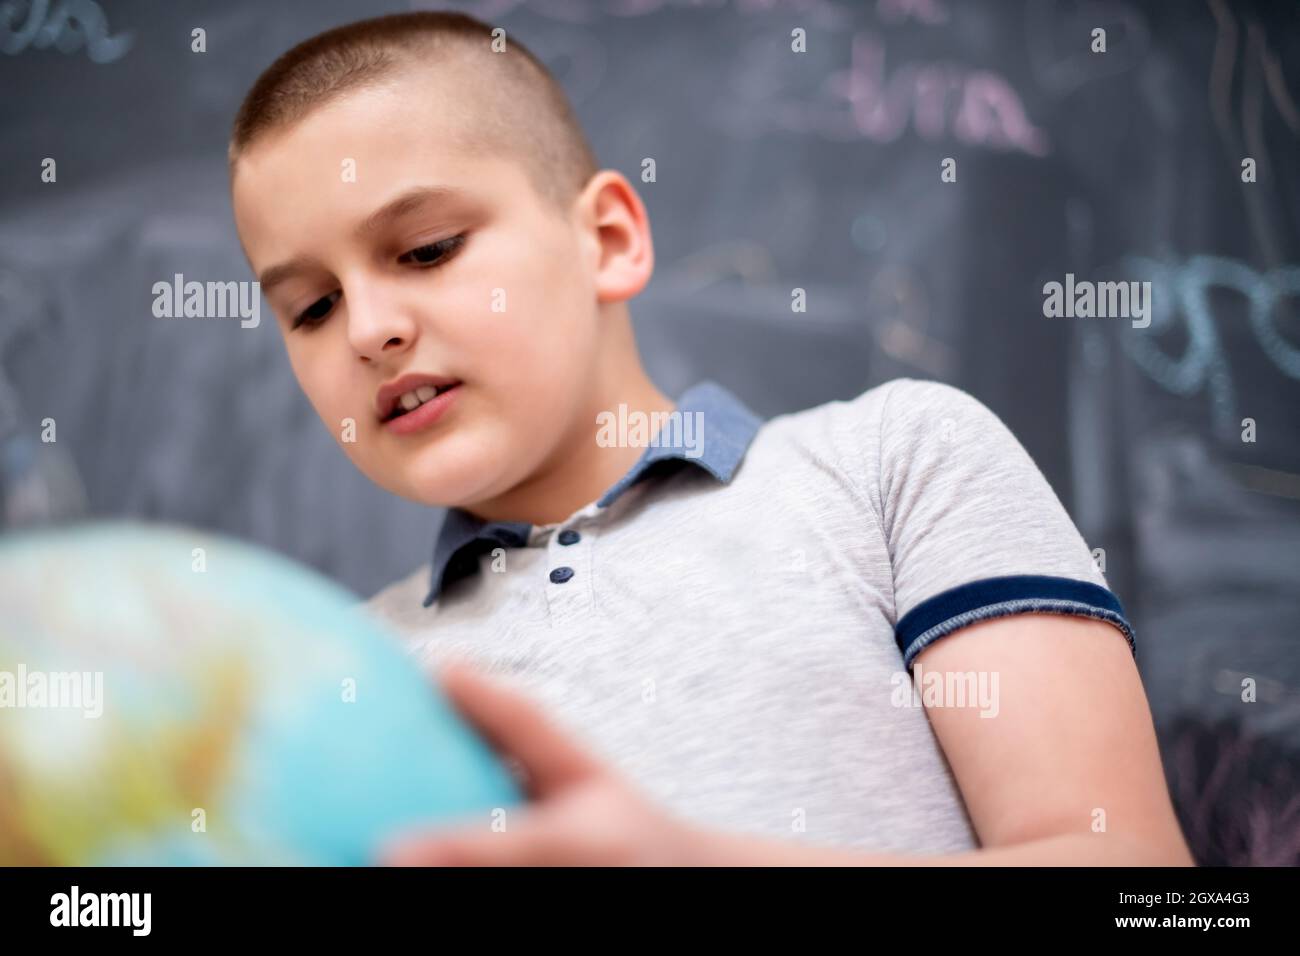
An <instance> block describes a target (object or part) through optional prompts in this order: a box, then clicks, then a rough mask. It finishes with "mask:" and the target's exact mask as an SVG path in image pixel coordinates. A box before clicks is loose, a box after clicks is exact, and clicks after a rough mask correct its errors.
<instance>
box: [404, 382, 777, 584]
mask: <svg viewBox="0 0 1300 956" xmlns="http://www.w3.org/2000/svg"><path fill="white" fill-rule="evenodd" d="M677 411H679V412H681V413H683V414H685V413H687V412H701V413H703V414H702V417H701V418H700V419H699V421H700V423H701V426H702V441H701V443H700V446H699V448H698V454H697V455H694V456H693V455H691V454H690V452H692V451H695V450H696V449H694V448H689V449H688V448H687V447H685V446H684V445H683V444H682V443H680V442H679V443H677V444H673V445H669V444H664V445H648V446H647V447H646V450H645V451H644V452H643V453H642V455H641V457H640V458H639V459H638V460H637V463H636V464H635V465H633V466H632V468H631V469H630V470H629V471H628V473H627V474H626V475H624V476H623V477H622V478H620V479H619V480H618V482H617V483H616V484H615V485H614V486H613V487H612V488H610V489H609V490H608V491H606V492H605V493H604V494H603V495H601V497H600V500H599V501H597V502H596V504H597V505H598V506H599V507H601V508H608V507H609V506H610V505H611V504H613V503H614V502H615V501H616V500H617V499H618V497H619V496H620V495H622V494H623V492H625V491H627V490H628V489H629V488H631V487H632V486H633V485H635V484H636V483H637V482H638V481H640V480H641V479H642V478H644V477H645V476H646V473H647V472H648V471H649V469H650V467H651V466H652V465H654V464H655V463H656V462H660V461H667V460H669V459H679V460H682V461H688V462H690V463H691V464H693V465H697V466H698V467H700V468H702V469H704V470H705V471H707V472H708V473H709V474H711V475H712V476H713V477H714V478H716V479H718V481H720V482H722V483H723V484H727V483H728V482H730V481H731V478H732V476H733V475H734V474H735V473H736V469H737V468H738V467H739V466H740V461H741V459H742V458H744V457H745V452H746V451H747V450H748V449H749V444H750V442H752V441H753V440H754V435H755V434H757V432H758V428H759V426H760V425H761V424H762V420H761V419H760V418H759V417H758V416H757V415H755V414H754V413H753V412H751V411H750V410H749V409H748V408H746V407H745V406H744V405H743V404H742V403H741V401H740V400H739V399H738V398H736V397H735V396H734V395H732V394H731V393H730V392H728V391H727V390H726V389H725V388H723V387H722V386H721V385H718V384H716V383H714V382H707V381H706V382H701V383H699V384H698V385H694V386H692V387H691V388H689V389H687V390H686V391H685V392H683V393H682V395H681V397H680V398H679V399H678V400H677ZM676 436H677V437H678V438H682V437H684V436H683V429H677V430H676ZM532 530H533V526H532V525H531V524H529V523H528V522H526V521H484V520H482V519H481V518H477V517H475V516H474V515H472V514H470V513H469V512H468V511H463V510H461V509H460V508H449V509H448V510H447V517H446V518H445V519H444V520H443V522H442V527H441V528H440V529H439V530H438V540H437V542H436V543H435V544H434V548H433V580H432V582H431V583H430V587H429V594H428V597H426V598H425V599H424V606H425V607H428V606H429V605H430V604H432V603H433V602H434V601H436V600H438V594H439V593H440V592H441V591H442V589H443V587H445V586H446V585H447V584H449V583H450V582H452V581H454V580H457V579H458V578H462V577H465V576H466V575H469V574H473V573H475V572H476V571H477V570H478V559H479V555H481V554H483V553H484V552H485V551H491V550H492V549H493V548H498V547H502V546H505V547H508V548H519V547H523V546H524V545H525V544H527V543H528V537H529V535H530V534H531V533H532Z"/></svg>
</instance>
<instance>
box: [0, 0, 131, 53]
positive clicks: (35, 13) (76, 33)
mask: <svg viewBox="0 0 1300 956" xmlns="http://www.w3.org/2000/svg"><path fill="white" fill-rule="evenodd" d="M24 7H26V11H25V12H26V18H25V19H24V17H23V13H24V9H23V8H24ZM132 40H133V38H132V34H131V33H129V32H124V33H119V34H117V35H116V36H109V35H108V19H107V17H105V16H104V11H103V10H102V9H100V6H99V4H98V3H95V2H94V0H59V2H58V3H55V4H54V6H50V3H49V0H29V2H26V3H24V2H23V0H6V2H4V3H0V50H3V51H4V52H5V53H8V54H10V55H11V56H13V55H17V54H19V53H22V52H23V51H24V50H26V49H27V48H28V47H32V48H34V49H37V50H46V49H49V48H50V47H54V48H55V49H56V50H58V51H59V52H60V53H75V52H76V51H77V48H78V47H80V46H81V45H82V44H83V43H84V44H85V47H86V56H88V57H89V58H90V59H91V61H92V62H94V63H112V62H113V61H114V60H120V59H121V58H122V57H124V56H126V53H127V51H128V50H130V49H131V43H132Z"/></svg>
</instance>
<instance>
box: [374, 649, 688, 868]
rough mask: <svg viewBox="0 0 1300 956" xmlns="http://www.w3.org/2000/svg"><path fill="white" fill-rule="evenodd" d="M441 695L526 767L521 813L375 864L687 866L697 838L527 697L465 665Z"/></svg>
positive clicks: (407, 847)
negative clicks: (500, 826)
mask: <svg viewBox="0 0 1300 956" xmlns="http://www.w3.org/2000/svg"><path fill="white" fill-rule="evenodd" d="M440 680H441V683H442V685H443V689H444V690H445V692H446V693H447V695H448V696H449V697H450V698H451V700H452V703H453V704H454V705H455V706H456V708H457V710H459V711H460V712H461V714H462V715H463V716H464V717H465V718H466V719H468V720H469V721H470V722H471V723H472V724H473V725H474V726H475V728H476V729H477V730H478V731H479V733H481V734H482V735H483V736H484V737H485V738H487V740H488V742H489V743H490V744H492V746H493V747H494V748H495V749H496V751H497V752H498V754H499V755H500V756H501V757H503V758H512V759H513V760H515V761H516V762H517V763H518V764H519V765H521V766H522V769H523V771H524V775H525V781H524V786H525V788H526V790H527V792H528V795H529V798H530V804H529V805H528V806H527V807H523V808H519V809H517V810H511V811H508V812H507V818H506V827H505V829H504V830H503V831H500V832H494V831H493V830H492V829H491V828H490V826H489V824H488V822H487V821H486V820H485V821H484V822H483V824H482V825H480V826H476V827H470V828H464V827H462V828H458V829H448V828H443V829H441V830H434V831H430V832H427V833H420V834H409V835H406V836H404V837H401V838H399V839H398V840H397V841H394V842H392V843H390V844H388V846H387V851H386V852H384V853H382V854H381V858H380V862H381V863H386V864H389V865H396V866H621V865H642V866H645V865H649V866H661V865H668V866H672V865H683V864H688V863H690V862H693V861H692V859H691V854H690V851H691V848H692V845H693V844H694V842H695V841H694V840H693V832H692V831H691V829H690V828H689V827H688V826H687V825H686V824H684V823H682V822H680V821H678V820H675V819H673V818H672V817H670V816H669V815H668V814H666V813H664V812H662V811H660V810H658V809H657V808H655V807H654V806H652V805H651V804H650V803H648V802H647V801H646V800H644V799H643V798H642V797H641V796H640V795H639V794H637V793H636V792H635V791H634V790H633V789H632V787H631V786H630V785H629V784H628V783H627V782H626V781H624V780H623V779H622V778H621V777H619V776H618V775H617V774H615V773H614V771H613V770H611V769H610V768H608V767H606V766H604V765H603V764H601V763H600V762H599V761H597V760H596V759H595V758H594V757H593V756H592V755H590V754H588V753H587V752H586V751H585V750H583V749H582V748H581V747H580V746H579V745H578V744H576V743H575V742H574V741H573V740H571V739H570V738H569V737H568V736H567V735H566V734H565V733H563V732H561V730H560V729H559V728H558V727H556V726H555V725H554V724H553V723H552V722H551V720H550V719H549V718H548V717H547V716H546V715H545V714H544V713H543V712H542V711H541V709H540V708H538V707H537V706H536V705H535V704H534V703H533V702H532V701H531V700H529V699H528V698H527V697H525V696H523V695H521V694H518V693H516V692H515V691H513V690H511V689H509V688H506V687H503V686H501V685H500V684H499V683H496V682H493V681H491V680H488V679H487V678H484V677H481V676H479V675H478V674H476V673H475V672H474V671H473V670H472V669H470V668H469V667H468V666H467V665H464V664H447V665H444V666H443V667H442V669H441V671H440Z"/></svg>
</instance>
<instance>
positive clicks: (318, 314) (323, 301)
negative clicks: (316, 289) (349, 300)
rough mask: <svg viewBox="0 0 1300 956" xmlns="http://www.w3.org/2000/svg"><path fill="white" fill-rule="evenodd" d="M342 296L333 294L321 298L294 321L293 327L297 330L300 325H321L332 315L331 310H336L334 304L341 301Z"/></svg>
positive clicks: (337, 293)
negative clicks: (326, 317) (322, 321)
mask: <svg viewBox="0 0 1300 956" xmlns="http://www.w3.org/2000/svg"><path fill="white" fill-rule="evenodd" d="M340 295H341V293H339V292H331V293H330V294H329V295H323V296H321V297H320V298H319V299H317V300H316V301H315V302H313V303H312V304H311V305H309V306H307V308H305V309H303V310H302V311H301V312H300V313H298V317H297V318H296V319H294V320H293V327H294V328H295V329H296V328H298V326H300V325H307V326H314V325H319V324H320V322H321V320H322V319H324V318H325V316H327V315H329V314H330V310H332V309H333V308H334V303H335V302H337V301H338V300H339V296H340Z"/></svg>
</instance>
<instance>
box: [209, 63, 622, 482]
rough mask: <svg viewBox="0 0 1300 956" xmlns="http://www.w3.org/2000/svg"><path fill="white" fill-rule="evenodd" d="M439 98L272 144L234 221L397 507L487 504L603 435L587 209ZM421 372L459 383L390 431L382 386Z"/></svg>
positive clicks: (379, 101)
mask: <svg viewBox="0 0 1300 956" xmlns="http://www.w3.org/2000/svg"><path fill="white" fill-rule="evenodd" d="M438 99H439V97H437V96H431V95H429V93H428V87H427V86H423V85H421V84H419V83H418V82H413V81H411V80H409V79H408V80H399V81H396V82H394V83H392V84H389V85H385V86H383V87H382V88H378V89H368V90H362V91H358V92H354V93H350V94H348V95H345V96H344V97H342V98H340V99H338V100H336V101H333V102H331V103H328V104H326V105H325V106H323V107H320V108H318V109H316V110H315V111H313V112H312V113H310V114H308V115H307V116H306V117H305V118H304V119H302V120H301V121H299V122H298V123H296V124H294V125H292V126H290V127H288V128H287V129H284V130H277V131H273V132H271V133H269V134H267V135H266V136H265V137H264V138H261V139H258V140H256V141H254V143H253V144H252V145H251V147H250V148H249V149H248V151H247V152H245V153H244V154H243V156H241V158H240V160H239V162H238V166H237V168H236V171H235V177H234V184H233V193H234V208H235V220H236V225H237V227H238V229H239V234H240V238H241V240H242V242H243V245H244V250H245V252H246V253H247V255H248V258H249V261H250V263H251V264H252V267H253V270H254V272H255V274H256V275H257V276H258V277H259V279H261V280H262V283H263V286H262V291H263V294H264V295H265V296H266V298H267V300H268V302H269V303H270V304H271V306H272V308H273V309H274V311H275V315H276V320H277V324H278V326H279V328H280V330H281V333H282V334H283V336H284V341H285V346H286V349H287V351H288V355H289V360H290V363H291V365H292V366H293V370H294V374H295V375H296V376H297V378H298V382H299V384H300V385H301V386H302V389H303V391H304V392H305V393H306V395H307V397H308V399H309V400H310V401H311V403H312V405H313V406H314V407H315V409H316V412H317V414H319V415H320V417H321V419H322V420H323V421H324V422H325V425H326V426H327V427H328V428H329V429H330V431H331V432H332V433H333V434H334V437H335V439H336V440H338V441H339V442H340V444H341V445H342V447H343V449H344V451H345V452H346V453H347V455H348V457H350V458H351V459H352V461H353V462H354V463H355V464H356V465H357V467H358V468H360V469H361V471H362V472H363V473H364V474H365V475H366V476H367V477H369V478H370V479H371V480H372V481H374V482H375V483H376V484H378V485H380V486H381V487H383V488H386V489H388V490H389V491H391V492H393V493H395V494H399V495H402V496H403V497H406V498H410V499H412V500H415V501H419V502H423V503H425V504H430V505H434V504H437V505H452V504H471V503H473V502H475V501H482V500H486V499H489V498H491V497H493V496H495V495H498V494H501V493H503V492H505V491H506V490H508V489H510V488H512V487H514V486H516V485H518V484H519V483H520V482H522V481H523V480H524V479H525V478H527V477H528V476H529V475H532V474H534V473H536V472H538V471H539V469H542V468H545V467H547V466H548V465H549V464H550V463H551V461H550V459H549V458H548V456H553V455H555V454H557V453H558V450H559V449H561V448H562V447H563V444H564V442H566V441H568V440H571V439H572V436H573V435H575V434H577V433H578V430H579V429H580V428H581V427H582V423H583V422H586V424H587V425H588V426H589V427H588V430H589V431H594V427H595V426H594V419H592V420H591V421H590V422H587V421H586V419H587V412H588V411H589V410H588V409H587V407H586V405H585V404H584V396H585V391H584V387H585V385H586V383H587V382H588V381H589V380H590V378H591V376H592V375H593V370H594V369H595V368H596V367H597V344H598V343H597V332H598V297H597V290H596V288H595V286H594V273H595V270H596V269H597V268H598V263H599V258H600V249H599V241H598V240H597V239H596V237H595V235H594V233H593V230H592V229H591V228H589V227H588V228H584V227H583V226H584V222H585V220H584V217H583V214H582V212H581V210H582V209H583V208H584V207H583V204H582V200H581V197H580V199H579V201H576V202H575V203H574V206H573V208H572V210H570V212H569V213H567V214H562V213H560V212H559V211H558V210H556V209H555V207H554V206H552V205H550V204H549V203H548V202H547V200H546V199H545V198H544V197H542V196H541V195H540V194H539V193H538V192H537V191H536V189H535V187H534V185H533V183H532V182H531V180H530V179H529V178H528V174H527V172H526V170H525V169H524V167H523V166H522V165H521V164H520V163H519V162H518V161H516V160H515V159H514V158H513V157H510V156H496V155H493V156H486V155H483V154H482V153H481V152H480V153H475V152H470V151H468V150H467V149H465V148H464V147H463V146H461V145H459V144H458V142H457V135H458V133H457V128H458V123H457V122H456V121H454V120H452V119H449V118H448V117H447V116H446V113H447V107H446V105H445V104H444V105H440V104H439V103H438V102H437V101H438ZM461 122H462V123H468V122H472V120H462V121H461ZM353 172H354V175H353ZM430 189H433V190H441V192H438V191H429V190H430ZM420 190H426V191H425V192H423V193H421V192H420ZM399 197H406V198H407V199H408V200H410V201H409V202H407V203H404V204H403V205H402V207H401V208H398V209H397V210H396V211H395V214H394V215H379V216H376V213H378V212H380V211H381V210H383V209H384V208H385V207H387V206H388V204H390V203H391V202H393V201H394V200H396V199H398V198H399ZM390 211H391V209H390ZM284 265H288V266H290V268H288V269H276V267H279V266H284ZM268 270H274V272H271V271H268ZM276 272H278V273H279V274H280V275H281V276H282V277H283V278H282V281H272V280H274V279H275V273H276ZM304 313H306V314H305V315H304ZM410 375H426V376H430V377H436V378H439V379H449V380H455V381H457V382H459V383H460V384H459V385H457V386H455V387H454V388H453V389H452V391H450V392H448V393H447V396H446V397H445V398H441V397H440V398H437V399H435V400H434V402H432V403H431V406H430V407H429V408H425V409H424V414H420V410H419V409H416V410H415V411H413V412H409V413H408V415H409V416H410V417H409V418H408V417H406V416H399V417H397V418H393V419H391V420H386V419H388V416H389V414H390V408H392V406H393V402H392V401H391V400H385V399H384V398H381V396H380V390H381V388H382V387H383V386H385V385H388V384H390V383H393V382H395V381H396V380H397V379H399V378H404V377H406V376H410ZM424 395H426V396H427V395H428V391H427V389H426V390H425V392H424ZM390 398H391V397H390ZM408 401H410V399H408ZM433 406H437V407H438V408H440V409H441V414H436V417H435V415H431V414H430V412H432V411H433V410H434V408H433ZM398 407H400V403H398ZM431 418H432V419H433V420H432V421H430V419H431ZM348 420H351V421H352V422H354V423H355V424H354V425H353V426H352V431H351V432H350V431H349V430H348V427H347V423H348Z"/></svg>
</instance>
